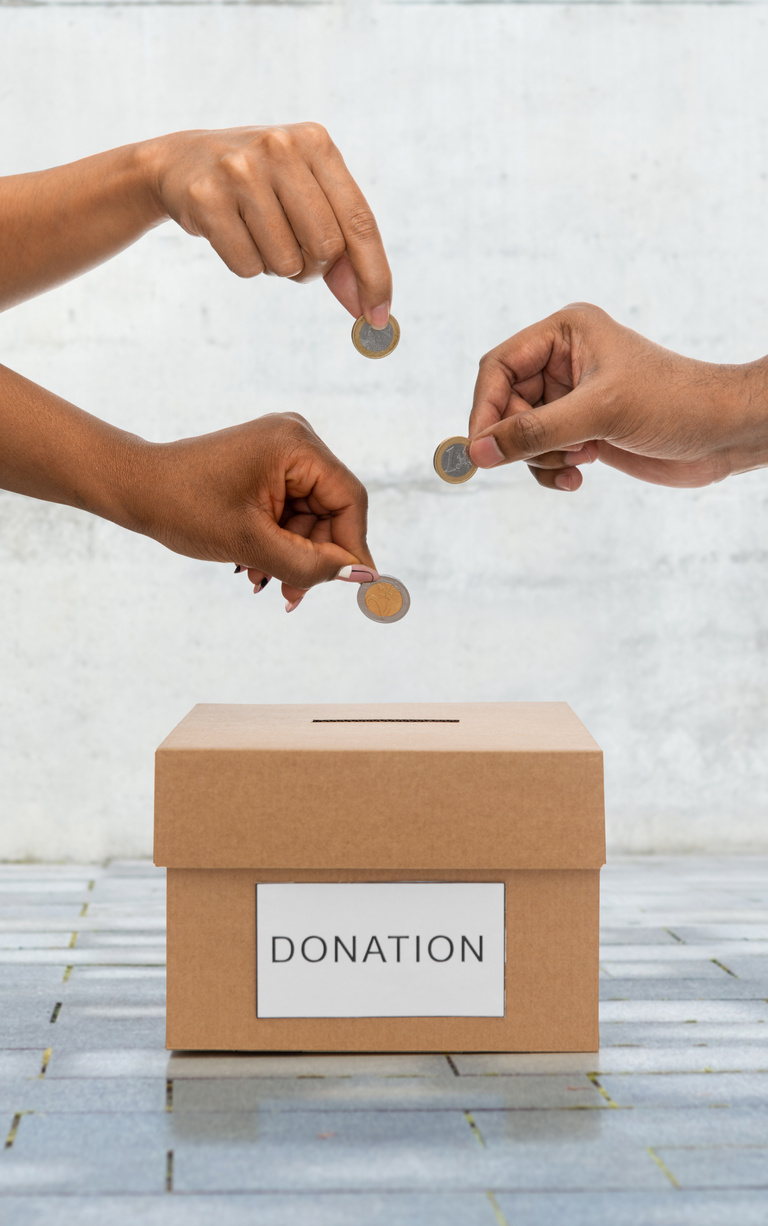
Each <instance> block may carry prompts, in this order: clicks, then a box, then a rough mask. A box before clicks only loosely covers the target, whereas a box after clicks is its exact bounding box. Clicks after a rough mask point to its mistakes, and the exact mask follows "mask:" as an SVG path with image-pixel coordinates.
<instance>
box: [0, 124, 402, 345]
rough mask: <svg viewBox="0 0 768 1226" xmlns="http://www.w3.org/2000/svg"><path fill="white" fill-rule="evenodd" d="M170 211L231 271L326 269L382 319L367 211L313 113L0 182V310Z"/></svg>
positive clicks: (111, 250)
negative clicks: (306, 118) (307, 118)
mask: <svg viewBox="0 0 768 1226" xmlns="http://www.w3.org/2000/svg"><path fill="white" fill-rule="evenodd" d="M168 219H172V220H174V221H176V222H177V223H178V224H179V225H180V226H181V227H182V228H183V229H184V230H186V231H187V233H188V234H191V235H194V236H196V237H203V238H206V239H207V240H208V241H209V242H210V244H211V246H212V247H213V248H214V249H215V251H216V252H217V253H218V254H219V255H220V257H221V258H222V260H224V262H225V263H226V264H227V266H228V267H229V268H230V269H231V270H232V271H233V272H235V273H237V275H238V276H241V277H255V276H258V275H259V273H262V272H266V273H271V274H273V275H275V276H279V277H289V278H291V279H292V280H296V281H305V280H310V279H312V278H314V277H318V276H322V277H324V278H325V280H326V283H327V284H328V286H329V288H330V289H331V290H332V292H333V293H334V294H335V295H336V297H337V298H338V299H339V301H340V302H341V303H342V304H343V305H344V306H345V307H346V308H347V310H348V311H350V312H351V314H352V315H354V316H358V315H361V314H365V315H366V317H367V318H368V320H369V322H370V323H372V324H373V325H374V326H376V327H383V326H384V324H386V321H387V318H388V315H389V304H390V302H391V299H392V278H391V274H390V271H389V265H388V263H387V258H386V254H385V252H384V246H383V244H382V241H381V236H380V234H379V230H378V227H377V225H376V220H375V218H374V216H373V213H372V212H371V209H370V207H369V205H368V203H367V201H366V199H365V197H364V196H363V194H362V192H361V191H360V188H359V187H358V186H357V184H356V183H355V181H354V179H353V178H352V176H351V174H350V173H349V170H348V169H347V167H346V165H345V164H344V160H343V158H342V156H341V154H340V153H339V150H338V149H337V148H336V146H335V145H334V143H333V141H332V140H331V138H330V136H329V135H328V133H327V132H326V131H325V129H324V128H323V127H322V126H321V125H319V124H313V123H304V124H287V125H285V126H276V127H248V128H231V129H228V130H226V131H221V132H220V131H211V132H208V131H199V132H197V131H196V132H174V133H171V134H170V135H168V136H160V137H156V138H154V139H153V140H149V141H143V142H141V143H139V144H135V145H125V146H123V147H122V148H120V149H111V150H109V151H108V152H107V153H99V154H96V155H95V156H93V157H89V158H84V159H82V160H81V161H78V162H72V163H70V164H69V165H66V166H58V167H55V168H54V169H52V170H43V171H39V172H35V173H32V174H23V175H11V176H8V177H6V178H3V179H0V310H4V309H7V308H8V307H11V306H14V305H16V304H17V303H19V302H22V301H24V299H26V298H30V297H33V296H34V295H35V294H39V293H41V292H42V291H44V290H46V289H50V288H52V287H53V286H54V285H59V284H61V283H62V282H63V281H67V280H69V279H70V278H71V277H75V276H77V275H78V274H79V273H82V272H86V271H87V270H88V269H90V268H94V267H95V266H96V265H97V264H100V263H102V262H103V261H104V260H107V259H109V258H110V256H113V255H115V254H116V253H117V252H118V251H122V250H123V249H124V248H125V247H127V246H129V245H130V244H131V243H133V242H135V241H136V239H138V238H140V237H141V235H142V234H145V233H146V232H147V230H150V229H151V228H152V227H153V226H156V225H159V224H160V223H161V222H163V221H167V220H168Z"/></svg>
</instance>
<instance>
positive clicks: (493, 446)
mask: <svg viewBox="0 0 768 1226" xmlns="http://www.w3.org/2000/svg"><path fill="white" fill-rule="evenodd" d="M469 458H470V460H471V461H472V463H473V464H476V465H477V467H478V468H495V467H496V465H497V464H501V462H502V460H503V459H504V452H503V451H502V450H501V447H500V446H499V444H498V443H497V442H496V439H495V438H494V437H493V435H492V434H487V435H486V436H485V438H479V439H476V441H475V442H474V443H470V445H469Z"/></svg>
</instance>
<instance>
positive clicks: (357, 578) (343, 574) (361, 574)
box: [336, 565, 379, 583]
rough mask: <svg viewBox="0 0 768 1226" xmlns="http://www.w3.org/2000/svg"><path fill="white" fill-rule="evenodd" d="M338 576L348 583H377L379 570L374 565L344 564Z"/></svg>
mask: <svg viewBox="0 0 768 1226" xmlns="http://www.w3.org/2000/svg"><path fill="white" fill-rule="evenodd" d="M336 578H337V579H343V580H345V582H346V583H375V581H376V580H377V579H378V578H379V572H378V571H377V570H374V569H373V567H372V566H358V565H354V566H342V568H341V570H340V571H339V573H338V575H336Z"/></svg>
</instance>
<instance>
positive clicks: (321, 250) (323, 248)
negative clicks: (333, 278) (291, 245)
mask: <svg viewBox="0 0 768 1226" xmlns="http://www.w3.org/2000/svg"><path fill="white" fill-rule="evenodd" d="M343 252H344V239H343V238H342V237H341V235H340V234H331V235H328V236H326V237H324V238H318V239H317V240H316V241H313V242H311V243H310V245H309V255H310V256H311V258H312V259H313V260H314V261H315V262H316V263H318V264H335V263H336V260H338V258H339V256H340V255H342V254H343Z"/></svg>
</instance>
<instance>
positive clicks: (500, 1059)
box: [452, 1043, 768, 1076]
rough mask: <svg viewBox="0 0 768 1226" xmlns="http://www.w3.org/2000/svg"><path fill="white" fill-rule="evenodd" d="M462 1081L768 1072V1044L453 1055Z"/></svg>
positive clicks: (608, 1048)
mask: <svg viewBox="0 0 768 1226" xmlns="http://www.w3.org/2000/svg"><path fill="white" fill-rule="evenodd" d="M452 1058H453V1061H454V1063H455V1065H456V1067H457V1069H458V1070H459V1073H460V1074H461V1075H462V1076H483V1075H488V1074H496V1075H501V1076H503V1075H505V1074H513V1073H526V1072H552V1073H567V1072H582V1073H590V1072H595V1073H601V1072H605V1073H707V1072H713V1073H741V1072H750V1071H754V1072H768V1045H766V1044H762V1043H755V1044H752V1045H749V1046H745V1045H743V1044H739V1045H737V1044H734V1045H733V1046H732V1047H728V1046H725V1047H714V1046H711V1045H708V1046H706V1047H693V1046H691V1047H680V1046H676V1047H605V1048H602V1049H601V1050H600V1051H599V1052H594V1053H591V1052H587V1053H578V1052H577V1053H574V1054H573V1055H568V1054H560V1053H556V1054H553V1055H549V1056H533V1055H531V1056H529V1055H519V1054H513V1055H508V1054H506V1053H504V1052H492V1053H488V1054H485V1053H482V1052H480V1053H467V1054H466V1055H454V1056H453V1057H452Z"/></svg>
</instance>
